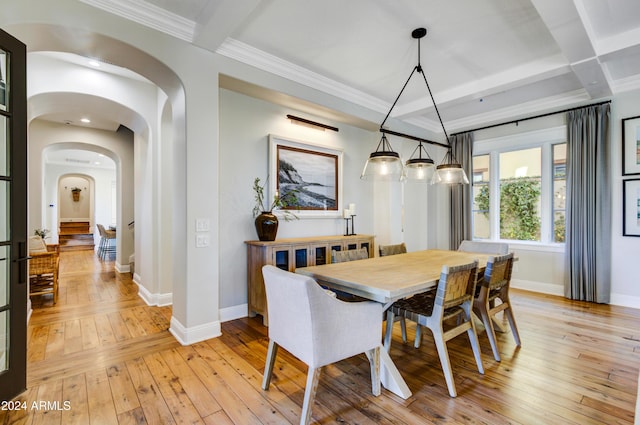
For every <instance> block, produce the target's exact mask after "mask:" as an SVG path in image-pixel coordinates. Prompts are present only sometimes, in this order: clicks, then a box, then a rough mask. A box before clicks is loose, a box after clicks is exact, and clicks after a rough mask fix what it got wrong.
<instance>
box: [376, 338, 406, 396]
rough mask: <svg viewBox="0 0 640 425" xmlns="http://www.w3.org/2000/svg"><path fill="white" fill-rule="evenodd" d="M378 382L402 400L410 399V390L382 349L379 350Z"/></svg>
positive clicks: (385, 351) (387, 354)
mask: <svg viewBox="0 0 640 425" xmlns="http://www.w3.org/2000/svg"><path fill="white" fill-rule="evenodd" d="M380 380H381V381H382V385H383V386H384V387H385V388H386V389H388V390H389V391H391V392H392V393H394V394H396V395H398V396H400V397H402V398H404V399H405V400H406V399H408V398H409V397H411V390H410V389H409V387H408V386H407V383H406V382H404V378H403V377H402V375H400V371H399V370H398V368H397V367H396V365H395V364H394V363H393V360H391V357H390V356H389V353H387V350H385V349H384V348H382V347H381V348H380Z"/></svg>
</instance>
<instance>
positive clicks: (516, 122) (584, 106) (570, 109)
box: [452, 100, 611, 136]
mask: <svg viewBox="0 0 640 425" xmlns="http://www.w3.org/2000/svg"><path fill="white" fill-rule="evenodd" d="M607 103H611V100H605V101H604V102H598V103H592V104H591V105H583V106H576V107H575V108H569V109H563V110H562V111H556V112H548V113H546V114H540V115H535V116H533V117H526V118H521V119H519V120H511V121H508V122H503V123H499V124H491V125H487V126H484V127H480V128H474V129H471V130H466V131H459V132H457V133H453V134H452V136H457V135H458V134H462V133H470V132H472V131H480V130H486V129H488V128H494V127H500V126H503V125H509V124H518V123H520V122H522V121H529V120H533V119H536V118H544V117H548V116H551V115H557V114H563V113H565V112H571V111H575V110H577V109H582V108H587V107H590V106H600V105H604V104H607Z"/></svg>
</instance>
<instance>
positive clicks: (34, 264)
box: [29, 236, 60, 304]
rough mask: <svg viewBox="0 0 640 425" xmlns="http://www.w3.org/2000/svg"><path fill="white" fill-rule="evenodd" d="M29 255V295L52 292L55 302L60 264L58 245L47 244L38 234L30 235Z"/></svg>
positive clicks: (56, 299)
mask: <svg viewBox="0 0 640 425" xmlns="http://www.w3.org/2000/svg"><path fill="white" fill-rule="evenodd" d="M29 257H31V258H30V260H29V297H32V296H37V295H46V294H52V295H53V303H54V304H56V303H57V302H58V269H59V265H60V254H59V252H58V245H57V244H56V245H47V244H45V242H44V240H43V239H42V238H41V237H40V236H31V237H30V238H29Z"/></svg>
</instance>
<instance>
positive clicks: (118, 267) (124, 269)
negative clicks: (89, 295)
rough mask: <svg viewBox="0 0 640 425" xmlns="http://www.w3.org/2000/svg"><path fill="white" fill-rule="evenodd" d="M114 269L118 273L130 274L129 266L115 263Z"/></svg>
mask: <svg viewBox="0 0 640 425" xmlns="http://www.w3.org/2000/svg"><path fill="white" fill-rule="evenodd" d="M115 268H116V271H117V272H118V273H129V272H131V267H130V266H129V264H120V263H118V262H117V261H116V264H115Z"/></svg>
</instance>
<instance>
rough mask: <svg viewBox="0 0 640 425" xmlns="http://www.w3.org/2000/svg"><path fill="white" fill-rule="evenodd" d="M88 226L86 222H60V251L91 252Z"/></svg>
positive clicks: (92, 245) (91, 237)
mask: <svg viewBox="0 0 640 425" xmlns="http://www.w3.org/2000/svg"><path fill="white" fill-rule="evenodd" d="M89 226H90V224H89V222H88V221H68V222H61V223H60V229H58V243H59V244H60V251H84V250H87V251H88V250H92V251H93V249H94V244H93V234H92V233H91V231H90V227H89Z"/></svg>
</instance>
